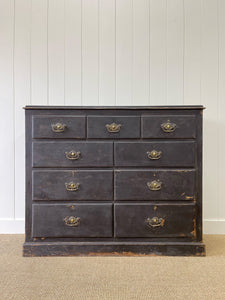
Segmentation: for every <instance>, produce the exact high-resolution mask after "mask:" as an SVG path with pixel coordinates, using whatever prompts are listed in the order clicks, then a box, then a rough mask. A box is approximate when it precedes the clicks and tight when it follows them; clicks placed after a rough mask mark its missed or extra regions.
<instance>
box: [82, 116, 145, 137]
mask: <svg viewBox="0 0 225 300" xmlns="http://www.w3.org/2000/svg"><path fill="white" fill-rule="evenodd" d="M87 136H88V138H91V139H93V138H100V139H103V138H104V139H114V138H117V139H120V138H139V137H140V117H138V116H88V117H87Z"/></svg>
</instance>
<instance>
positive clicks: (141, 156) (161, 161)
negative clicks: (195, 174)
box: [114, 141, 195, 167]
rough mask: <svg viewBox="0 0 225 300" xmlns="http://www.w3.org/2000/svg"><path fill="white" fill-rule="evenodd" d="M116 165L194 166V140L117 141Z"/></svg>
mask: <svg viewBox="0 0 225 300" xmlns="http://www.w3.org/2000/svg"><path fill="white" fill-rule="evenodd" d="M114 153H115V165H116V166H121V167H122V166H131V167H142V166H143V167H194V166H195V142H194V141H186V142H182V141H162V142H137V143H131V142H116V143H115V150H114Z"/></svg>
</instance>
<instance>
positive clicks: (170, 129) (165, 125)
mask: <svg viewBox="0 0 225 300" xmlns="http://www.w3.org/2000/svg"><path fill="white" fill-rule="evenodd" d="M176 127H177V125H176V124H175V123H171V122H170V120H168V121H167V122H165V123H162V124H161V128H162V130H163V131H164V132H173V131H174V130H175V129H176Z"/></svg>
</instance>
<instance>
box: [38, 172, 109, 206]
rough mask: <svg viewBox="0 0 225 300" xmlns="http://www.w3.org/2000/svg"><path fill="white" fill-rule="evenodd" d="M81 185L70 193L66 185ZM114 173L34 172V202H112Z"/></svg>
mask: <svg viewBox="0 0 225 300" xmlns="http://www.w3.org/2000/svg"><path fill="white" fill-rule="evenodd" d="M70 182H73V183H74V184H77V183H79V185H80V186H79V188H78V190H77V191H68V190H67V189H66V183H70ZM112 182H113V172H112V171H110V170H107V171H100V170H99V171H92V170H76V169H74V170H70V171H69V170H67V171H62V170H54V171H50V170H45V171H37V170H35V171H33V200H45V201H46V200H53V201H54V200H84V201H85V200H112V198H113V193H112V191H113V186H112Z"/></svg>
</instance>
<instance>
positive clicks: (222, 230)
mask: <svg viewBox="0 0 225 300" xmlns="http://www.w3.org/2000/svg"><path fill="white" fill-rule="evenodd" d="M203 232H204V234H225V220H224V219H222V220H214V219H205V220H204V221H203Z"/></svg>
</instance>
